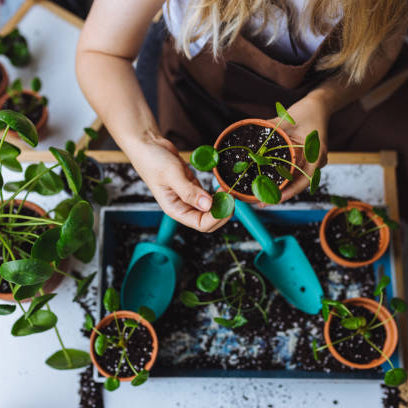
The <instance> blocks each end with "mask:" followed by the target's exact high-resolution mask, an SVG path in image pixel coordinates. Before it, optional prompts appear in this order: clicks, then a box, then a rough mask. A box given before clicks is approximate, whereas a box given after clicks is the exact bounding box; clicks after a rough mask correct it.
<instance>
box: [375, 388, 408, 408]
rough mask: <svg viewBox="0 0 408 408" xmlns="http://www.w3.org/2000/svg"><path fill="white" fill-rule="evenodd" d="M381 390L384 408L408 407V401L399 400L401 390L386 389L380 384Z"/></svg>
mask: <svg viewBox="0 0 408 408" xmlns="http://www.w3.org/2000/svg"><path fill="white" fill-rule="evenodd" d="M381 388H382V389H383V392H384V393H383V398H382V402H383V406H384V408H401V407H408V401H406V400H404V399H402V398H401V390H400V389H399V388H397V387H387V386H386V385H385V384H381Z"/></svg>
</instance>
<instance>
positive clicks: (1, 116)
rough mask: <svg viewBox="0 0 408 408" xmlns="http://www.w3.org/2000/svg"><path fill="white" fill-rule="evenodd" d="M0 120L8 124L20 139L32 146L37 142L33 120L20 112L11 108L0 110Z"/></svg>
mask: <svg viewBox="0 0 408 408" xmlns="http://www.w3.org/2000/svg"><path fill="white" fill-rule="evenodd" d="M0 122H3V123H5V124H6V125H8V126H10V128H11V129H13V130H14V131H15V132H17V134H18V135H19V136H20V138H21V139H22V140H24V141H25V142H26V143H27V144H29V145H30V146H32V147H35V146H37V144H38V133H37V129H36V128H35V126H34V124H33V122H31V120H30V119H28V118H27V117H25V116H24V115H23V114H22V113H19V112H15V111H12V110H8V109H6V110H1V111H0Z"/></svg>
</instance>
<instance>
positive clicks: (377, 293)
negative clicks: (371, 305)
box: [374, 275, 391, 296]
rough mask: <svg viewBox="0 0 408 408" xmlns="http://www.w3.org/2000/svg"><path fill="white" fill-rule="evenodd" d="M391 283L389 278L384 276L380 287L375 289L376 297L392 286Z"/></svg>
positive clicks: (379, 284) (379, 283)
mask: <svg viewBox="0 0 408 408" xmlns="http://www.w3.org/2000/svg"><path fill="white" fill-rule="evenodd" d="M390 282H391V280H390V278H389V277H388V276H386V275H384V276H382V277H381V279H380V281H379V282H378V285H377V286H376V287H375V289H374V296H378V295H379V294H380V293H381V292H382V291H383V290H384V289H385V288H386V287H387V286H388V285H389V284H390Z"/></svg>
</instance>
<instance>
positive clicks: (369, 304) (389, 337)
mask: <svg viewBox="0 0 408 408" xmlns="http://www.w3.org/2000/svg"><path fill="white" fill-rule="evenodd" d="M343 303H344V304H346V305H347V304H349V305H354V306H360V307H364V308H365V309H367V310H369V311H370V312H371V313H374V314H375V312H376V311H377V309H378V303H377V302H376V301H375V300H372V299H368V298H361V297H359V298H352V299H347V300H345V301H344V302H343ZM332 319H333V315H332V314H330V315H329V318H328V319H327V322H326V323H325V325H324V340H325V341H326V344H327V345H329V344H331V339H330V324H331V322H332ZM387 319H390V320H388V321H387V322H386V323H385V324H384V329H385V342H384V346H383V349H382V351H383V352H384V354H385V355H386V356H387V357H388V358H389V357H391V356H392V354H393V353H394V351H395V348H396V347H397V343H398V329H397V325H396V323H395V320H394V318H393V317H392V315H391V313H390V312H389V311H388V310H387V309H386V308H385V307H384V306H381V308H380V312H379V313H378V320H380V321H384V320H387ZM328 348H329V350H330V352H331V353H332V355H333V357H334V358H335V359H336V360H337V361H339V362H340V363H342V364H344V365H346V366H349V367H353V368H357V369H359V370H368V369H370V368H375V367H378V366H380V365H381V364H384V363H385V362H386V361H387V360H386V358H385V357H383V356H381V355H380V356H379V357H378V358H377V359H375V360H373V361H371V362H370V363H366V364H358V363H353V362H351V361H348V360H346V359H345V358H344V357H342V356H341V355H340V354H339V353H338V352H337V350H336V349H335V348H334V347H333V346H329V347H328Z"/></svg>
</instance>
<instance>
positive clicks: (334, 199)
mask: <svg viewBox="0 0 408 408" xmlns="http://www.w3.org/2000/svg"><path fill="white" fill-rule="evenodd" d="M330 202H331V203H332V204H333V205H335V206H336V207H339V208H344V207H347V205H348V201H347V199H346V198H344V197H340V196H336V195H334V196H331V197H330Z"/></svg>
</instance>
